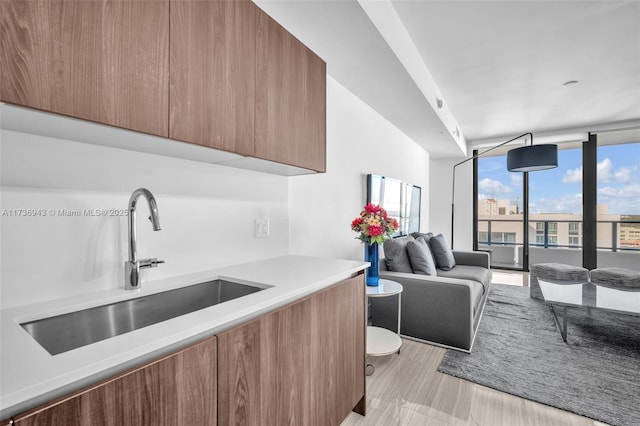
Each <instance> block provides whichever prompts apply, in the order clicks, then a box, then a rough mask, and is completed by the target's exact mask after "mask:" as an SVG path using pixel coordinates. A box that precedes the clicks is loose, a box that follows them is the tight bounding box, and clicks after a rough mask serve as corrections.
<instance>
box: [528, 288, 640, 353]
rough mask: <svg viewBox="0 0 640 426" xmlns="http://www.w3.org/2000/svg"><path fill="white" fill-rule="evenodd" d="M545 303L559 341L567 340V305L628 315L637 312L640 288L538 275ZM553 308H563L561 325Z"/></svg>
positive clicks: (639, 301)
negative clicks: (549, 279) (555, 279)
mask: <svg viewBox="0 0 640 426" xmlns="http://www.w3.org/2000/svg"><path fill="white" fill-rule="evenodd" d="M538 284H540V290H542V297H543V299H544V302H545V303H546V304H548V305H549V306H550V307H551V312H552V313H553V318H554V320H555V322H556V325H557V326H558V330H560V334H561V335H562V340H563V341H564V342H565V343H566V342H567V308H568V307H569V306H575V307H587V308H589V309H601V310H604V311H610V312H618V313H623V314H627V315H640V291H633V290H621V289H617V288H611V287H605V286H600V285H595V284H593V283H590V282H586V283H582V284H563V283H559V282H549V281H544V280H543V279H540V278H538ZM556 309H561V310H562V324H560V319H559V318H558V312H557V311H556Z"/></svg>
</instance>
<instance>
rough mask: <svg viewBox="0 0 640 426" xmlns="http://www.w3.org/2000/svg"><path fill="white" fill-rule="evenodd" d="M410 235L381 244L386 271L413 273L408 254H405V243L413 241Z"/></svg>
mask: <svg viewBox="0 0 640 426" xmlns="http://www.w3.org/2000/svg"><path fill="white" fill-rule="evenodd" d="M413 240H414V238H413V237H412V236H410V235H407V236H406V237H398V238H391V239H389V240H385V241H384V243H383V248H384V258H385V263H386V264H387V269H389V270H390V271H391V272H407V273H409V274H412V273H413V268H412V267H411V261H410V260H409V254H408V253H407V243H408V242H409V241H413Z"/></svg>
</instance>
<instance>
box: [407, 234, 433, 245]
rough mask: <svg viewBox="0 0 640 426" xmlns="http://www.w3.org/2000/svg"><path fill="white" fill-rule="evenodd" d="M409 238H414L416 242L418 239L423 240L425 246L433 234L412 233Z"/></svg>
mask: <svg viewBox="0 0 640 426" xmlns="http://www.w3.org/2000/svg"><path fill="white" fill-rule="evenodd" d="M411 236H412V237H413V238H415V239H416V240H417V239H418V238H420V237H422V238H424V241H425V242H426V243H427V245H429V240H430V239H431V238H432V237H433V233H431V232H427V233H423V232H412V233H411Z"/></svg>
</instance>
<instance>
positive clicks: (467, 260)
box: [453, 250, 491, 269]
mask: <svg viewBox="0 0 640 426" xmlns="http://www.w3.org/2000/svg"><path fill="white" fill-rule="evenodd" d="M453 257H454V258H455V260H456V265H468V266H482V267H483V268H487V269H489V268H490V265H491V260H490V258H489V253H488V252H486V251H455V250H454V252H453Z"/></svg>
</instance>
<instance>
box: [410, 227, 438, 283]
mask: <svg viewBox="0 0 640 426" xmlns="http://www.w3.org/2000/svg"><path fill="white" fill-rule="evenodd" d="M407 253H409V261H411V266H412V267H413V273H414V274H421V275H434V276H435V275H437V274H438V273H437V272H436V262H435V261H434V260H433V255H432V254H431V249H430V248H429V244H427V242H426V241H425V240H424V238H423V237H420V238H417V239H416V240H414V241H409V242H408V243H407Z"/></svg>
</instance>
